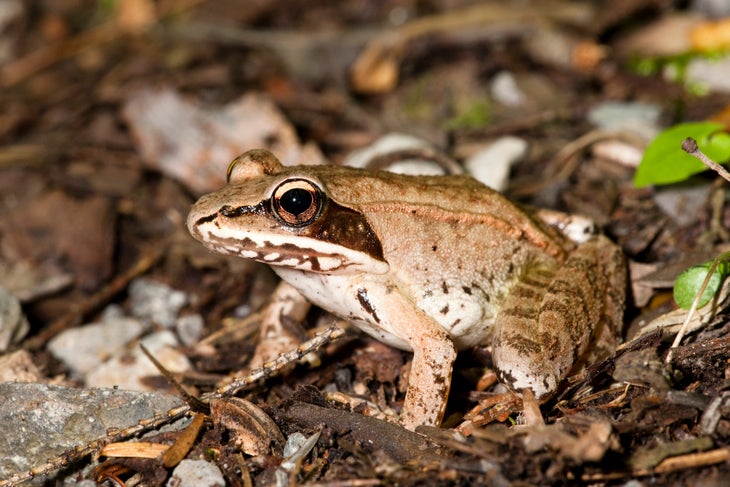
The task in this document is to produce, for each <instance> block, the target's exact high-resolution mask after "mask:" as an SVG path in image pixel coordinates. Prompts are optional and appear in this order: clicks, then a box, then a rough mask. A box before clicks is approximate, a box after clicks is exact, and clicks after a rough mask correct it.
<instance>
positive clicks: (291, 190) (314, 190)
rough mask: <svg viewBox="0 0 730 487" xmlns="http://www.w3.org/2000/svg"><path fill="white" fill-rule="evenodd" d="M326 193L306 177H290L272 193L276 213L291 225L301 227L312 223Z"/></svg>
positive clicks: (318, 212) (280, 218)
mask: <svg viewBox="0 0 730 487" xmlns="http://www.w3.org/2000/svg"><path fill="white" fill-rule="evenodd" d="M324 201H325V199H324V193H323V192H322V190H321V189H320V188H319V187H318V186H316V185H315V184H314V183H312V182H311V181H307V180H306V179H289V180H287V181H284V182H283V183H281V184H280V185H279V186H277V188H276V189H275V190H274V193H273V194H272V195H271V207H272V209H273V211H274V215H276V217H277V218H278V219H279V220H281V221H282V222H283V223H285V224H286V225H289V226H294V227H301V226H304V225H308V224H310V223H312V222H313V221H314V220H315V219H316V218H317V217H318V216H319V214H320V210H321V209H322V206H323V205H324Z"/></svg>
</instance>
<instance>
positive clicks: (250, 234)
mask: <svg viewBox="0 0 730 487" xmlns="http://www.w3.org/2000/svg"><path fill="white" fill-rule="evenodd" d="M221 218H225V217H222V216H221V215H220V214H213V215H208V216H205V217H201V218H198V219H197V220H195V221H194V222H192V224H191V222H189V226H190V233H191V234H192V235H193V237H195V239H196V240H199V241H200V242H201V243H202V244H203V245H205V246H206V247H208V248H209V249H211V250H213V251H215V252H218V253H221V254H226V255H234V256H238V257H243V258H246V259H253V260H256V261H259V262H263V263H265V264H269V265H272V266H282V267H289V268H292V269H298V270H301V271H306V272H317V273H326V274H348V273H355V272H370V273H375V274H382V273H385V272H387V271H388V269H389V266H388V264H387V262H385V260H384V259H382V257H381V258H376V257H374V256H373V255H371V254H369V253H367V252H363V251H361V250H359V249H351V248H348V247H346V246H343V245H338V244H336V243H332V242H328V241H327V240H323V239H322V240H321V239H318V238H313V237H311V236H309V235H307V234H306V233H309V232H305V231H304V230H305V229H299V231H298V232H297V233H290V232H288V231H286V230H282V229H280V228H278V227H276V228H274V229H273V230H268V229H267V230H268V231H266V230H255V229H245V228H239V227H238V226H237V225H234V224H221ZM228 223H231V222H228ZM277 230H278V231H277ZM380 255H381V256H382V253H381V254H380Z"/></svg>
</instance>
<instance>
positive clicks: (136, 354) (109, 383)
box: [86, 330, 191, 391]
mask: <svg viewBox="0 0 730 487" xmlns="http://www.w3.org/2000/svg"><path fill="white" fill-rule="evenodd" d="M142 343H143V344H144V346H145V347H147V349H148V350H149V351H150V353H151V354H152V355H153V356H154V357H155V358H156V359H157V360H158V361H159V362H160V363H162V365H163V366H164V367H165V368H166V369H167V370H169V371H171V372H183V371H185V370H189V369H190V368H191V365H190V361H189V360H188V359H187V357H186V356H185V355H184V354H183V353H181V352H180V351H179V350H177V347H178V346H179V345H180V343H179V342H178V340H177V337H176V336H175V334H174V333H173V332H171V331H169V330H163V331H160V332H157V333H153V334H151V335H148V336H146V337H144V338H143V339H142ZM158 375H160V372H159V371H158V370H157V368H156V367H155V365H154V364H153V363H152V362H151V361H150V360H149V359H148V358H147V357H146V356H145V355H144V353H143V352H142V350H141V349H140V348H139V347H137V346H135V347H133V348H132V350H131V351H129V352H126V353H121V354H117V355H115V356H114V357H112V358H111V359H109V360H107V361H106V362H104V363H103V364H101V365H99V366H98V367H97V368H95V369H94V370H92V371H91V372H90V373H89V374H88V375H87V376H86V385H87V386H89V387H119V388H120V389H128V390H135V391H147V390H150V386H149V385H147V384H145V383H144V379H145V378H146V377H149V376H158Z"/></svg>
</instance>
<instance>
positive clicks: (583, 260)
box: [187, 149, 626, 429]
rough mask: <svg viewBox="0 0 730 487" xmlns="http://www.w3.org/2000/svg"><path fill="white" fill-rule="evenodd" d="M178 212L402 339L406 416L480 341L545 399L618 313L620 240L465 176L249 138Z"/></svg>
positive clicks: (434, 399)
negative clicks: (296, 152)
mask: <svg viewBox="0 0 730 487" xmlns="http://www.w3.org/2000/svg"><path fill="white" fill-rule="evenodd" d="M187 225H188V229H189V230H190V233H191V234H192V235H193V237H195V238H196V239H197V240H199V241H200V242H202V243H203V244H204V245H205V246H206V247H208V248H209V249H211V250H213V251H215V252H219V253H221V254H228V255H236V256H240V257H243V258H247V259H254V260H257V261H260V262H263V263H266V264H268V265H270V266H271V267H272V268H273V269H274V271H275V272H276V273H277V274H278V275H279V276H280V277H281V278H282V279H283V280H284V281H286V282H288V283H289V284H291V285H292V286H293V287H294V288H296V289H297V290H298V291H299V292H300V293H302V294H303V295H304V296H305V297H306V298H307V299H308V300H310V301H311V302H312V303H314V304H316V305H318V306H320V307H321V308H323V309H325V310H327V311H330V312H332V313H333V314H335V315H337V316H340V317H342V318H345V319H347V320H349V321H351V322H352V323H354V324H355V325H357V326H358V327H359V328H361V329H362V330H363V331H365V332H366V333H368V334H370V335H372V336H373V337H375V338H377V339H378V340H381V341H383V342H385V343H387V344H389V345H391V346H394V347H398V348H400V349H404V350H409V351H412V352H413V364H412V367H411V372H410V377H409V386H408V391H407V394H406V398H405V403H404V406H403V411H402V414H401V422H402V424H403V425H404V426H405V427H407V428H409V429H415V427H416V426H418V425H421V424H425V425H438V424H440V421H441V419H442V417H443V414H444V409H445V406H446V401H447V398H448V394H449V387H450V383H451V373H452V368H453V363H454V360H455V358H456V353H457V351H458V350H462V349H465V348H469V347H473V346H475V345H484V344H491V345H492V354H493V359H494V364H495V367H496V369H497V371H498V375H499V377H500V380H501V381H502V382H503V383H504V384H506V385H507V386H508V387H509V388H510V389H512V390H513V391H515V392H518V393H519V392H520V391H521V390H523V389H525V388H528V389H530V390H532V392H533V393H534V394H535V396H536V397H537V398H538V400H546V399H547V398H549V397H550V396H551V395H552V394H554V392H555V391H556V389H557V388H558V385H559V383H560V381H561V380H562V379H563V378H565V377H566V375H567V374H568V373H569V372H570V371H571V369H573V368H574V367H575V366H576V364H579V363H580V362H581V360H584V359H585V357H586V352H587V351H588V350H589V349H591V350H596V349H598V350H602V351H605V350H606V349H610V348H612V347H613V346H614V345H615V343H616V342H617V340H618V338H619V334H620V330H621V326H622V315H623V307H624V290H625V280H626V273H625V272H626V271H625V262H624V258H623V254H622V253H621V251H620V250H619V248H618V247H617V246H616V245H614V244H613V243H611V242H610V241H609V240H608V239H607V238H606V237H603V236H600V235H597V236H593V237H591V238H589V239H587V241H586V242H584V243H581V244H577V243H574V242H573V241H571V240H570V239H568V238H567V237H566V236H565V235H563V234H562V233H561V232H559V231H558V230H556V229H555V228H553V227H551V226H550V225H548V224H546V223H545V222H543V221H541V220H540V219H539V218H536V217H534V216H533V215H531V214H530V213H529V212H527V211H525V210H523V209H521V208H519V207H518V206H516V205H515V204H513V203H511V202H510V201H509V200H507V199H506V198H505V197H504V196H503V195H501V194H500V193H498V192H496V191H494V190H491V189H489V188H487V187H486V186H484V185H482V184H481V183H479V182H477V181H476V180H474V179H472V178H471V177H468V176H404V175H398V174H393V173H389V172H372V171H367V170H362V169H355V168H349V167H337V166H293V167H284V166H282V164H281V163H280V162H279V161H278V160H277V159H276V158H275V157H274V155H273V154H271V153H270V152H268V151H266V150H261V149H256V150H251V151H248V152H246V153H244V154H243V155H241V156H240V157H238V158H237V159H236V160H234V161H233V162H232V163H231V165H230V166H229V169H228V184H227V185H226V186H225V187H223V188H222V189H220V190H218V191H216V192H214V193H210V194H208V195H205V196H203V197H201V198H200V199H199V200H198V201H197V202H196V203H195V205H194V206H193V208H192V210H191V212H190V215H189V216H188V220H187Z"/></svg>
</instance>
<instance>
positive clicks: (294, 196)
mask: <svg viewBox="0 0 730 487" xmlns="http://www.w3.org/2000/svg"><path fill="white" fill-rule="evenodd" d="M331 170H334V168H332V167H329V166H297V167H286V168H285V167H284V166H282V165H281V163H280V162H279V161H278V159H276V157H274V155H273V154H272V153H271V152H269V151H267V150H263V149H255V150H250V151H248V152H246V153H244V154H242V155H241V156H239V157H238V158H236V159H235V160H234V161H233V162H232V163H231V164H230V166H229V167H228V175H227V178H228V185H226V186H225V187H223V188H222V189H220V190H218V191H216V192H214V193H210V194H207V195H205V196H203V197H201V198H200V199H199V200H198V201H197V202H196V203H195V205H193V208H192V210H191V211H190V214H189V215H188V220H187V226H188V229H189V231H190V233H191V234H192V235H193V237H195V238H196V239H197V240H199V241H200V242H202V243H203V245H205V246H206V247H208V248H210V249H211V250H214V251H216V252H219V253H222V254H228V255H237V256H240V257H245V258H249V259H254V260H257V261H260V262H264V263H266V264H269V265H273V266H286V267H290V268H293V269H299V270H303V271H309V272H321V273H328V274H335V273H349V272H360V271H367V272H371V273H384V272H386V271H387V270H388V264H387V263H386V262H385V261H384V259H383V250H382V247H381V245H380V241H379V240H378V237H377V235H375V233H374V232H373V230H372V228H371V226H370V224H369V223H368V221H367V219H366V218H365V216H364V215H363V214H362V213H360V212H359V211H357V210H356V209H354V208H353V206H354V205H350V206H345V205H344V204H343V203H342V202H337V201H334V200H333V199H332V197H331V196H330V194H329V193H328V191H327V187H326V181H327V174H328V171H331ZM353 171H354V170H353Z"/></svg>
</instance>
